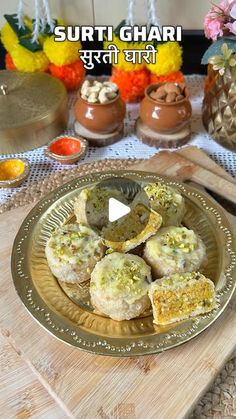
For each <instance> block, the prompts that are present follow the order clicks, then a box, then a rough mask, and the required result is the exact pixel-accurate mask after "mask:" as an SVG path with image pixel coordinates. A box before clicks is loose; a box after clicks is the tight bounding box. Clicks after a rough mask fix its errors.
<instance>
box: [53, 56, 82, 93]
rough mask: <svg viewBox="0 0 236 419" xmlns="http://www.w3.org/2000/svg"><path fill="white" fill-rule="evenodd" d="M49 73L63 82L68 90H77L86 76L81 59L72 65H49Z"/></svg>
mask: <svg viewBox="0 0 236 419" xmlns="http://www.w3.org/2000/svg"><path fill="white" fill-rule="evenodd" d="M49 73H50V74H51V75H52V76H54V77H57V78H58V79H59V80H61V81H62V82H63V83H64V85H65V87H66V88H67V90H69V91H72V90H77V89H78V88H79V87H80V86H81V84H82V83H83V80H84V76H85V73H86V71H85V69H84V66H83V63H82V61H81V60H80V59H78V60H77V61H75V62H74V63H72V64H68V65H62V66H57V65H55V64H52V63H51V64H49Z"/></svg>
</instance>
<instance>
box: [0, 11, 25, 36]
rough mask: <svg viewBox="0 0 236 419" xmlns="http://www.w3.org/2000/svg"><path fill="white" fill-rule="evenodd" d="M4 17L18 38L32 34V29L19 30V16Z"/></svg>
mask: <svg viewBox="0 0 236 419" xmlns="http://www.w3.org/2000/svg"><path fill="white" fill-rule="evenodd" d="M4 17H5V19H6V21H7V23H9V25H10V27H11V28H12V30H13V31H14V32H15V34H16V35H17V36H18V38H21V37H22V36H26V35H29V34H30V29H29V28H27V27H26V26H25V27H24V28H19V26H18V19H17V14H13V15H4Z"/></svg>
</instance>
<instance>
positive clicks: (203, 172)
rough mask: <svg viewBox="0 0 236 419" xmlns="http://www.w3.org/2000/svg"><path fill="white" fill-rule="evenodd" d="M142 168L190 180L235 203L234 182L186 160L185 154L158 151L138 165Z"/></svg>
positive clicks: (235, 188) (235, 191) (235, 189)
mask: <svg viewBox="0 0 236 419" xmlns="http://www.w3.org/2000/svg"><path fill="white" fill-rule="evenodd" d="M139 167H140V168H141V169H142V170H147V171H148V170H149V171H153V170H154V169H155V170H157V171H158V173H160V174H161V173H162V174H165V175H167V176H170V177H174V178H175V179H179V180H182V181H186V180H191V181H193V182H197V183H198V184H200V185H202V186H204V187H206V188H208V189H209V190H211V191H213V192H216V193H218V194H219V195H221V196H222V197H224V198H226V199H228V200H230V201H231V202H233V203H234V204H236V186H235V185H234V182H230V181H229V180H228V179H226V178H223V177H222V176H219V175H218V174H216V173H213V172H211V171H210V170H208V169H205V168H204V167H203V166H199V165H197V164H195V163H194V162H192V161H190V160H188V159H187V158H186V157H185V156H183V155H181V154H178V153H175V152H171V151H160V152H159V153H158V154H156V155H154V156H153V157H152V158H151V159H149V160H147V161H146V162H143V163H141V164H140V166H139Z"/></svg>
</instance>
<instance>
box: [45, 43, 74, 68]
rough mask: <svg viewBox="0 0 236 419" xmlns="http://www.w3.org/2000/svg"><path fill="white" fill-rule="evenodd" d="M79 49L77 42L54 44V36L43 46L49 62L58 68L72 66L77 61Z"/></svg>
mask: <svg viewBox="0 0 236 419" xmlns="http://www.w3.org/2000/svg"><path fill="white" fill-rule="evenodd" d="M79 49H81V43H80V42H79V41H78V42H72V41H64V42H55V41H54V36H50V37H48V38H47V39H46V40H45V42H44V44H43V50H44V52H45V54H46V56H47V57H48V59H49V61H50V62H51V63H53V64H55V65H58V66H62V65H68V64H72V63H74V62H75V61H77V60H78V58H79V52H78V51H79Z"/></svg>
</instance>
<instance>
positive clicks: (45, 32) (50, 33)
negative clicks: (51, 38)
mask: <svg viewBox="0 0 236 419" xmlns="http://www.w3.org/2000/svg"><path fill="white" fill-rule="evenodd" d="M32 23H33V27H34V23H35V19H32ZM53 24H54V27H55V26H57V20H56V19H54V20H53ZM40 35H43V36H44V35H45V36H48V35H53V31H51V28H50V26H49V25H48V23H47V24H46V26H45V28H44V30H40Z"/></svg>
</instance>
